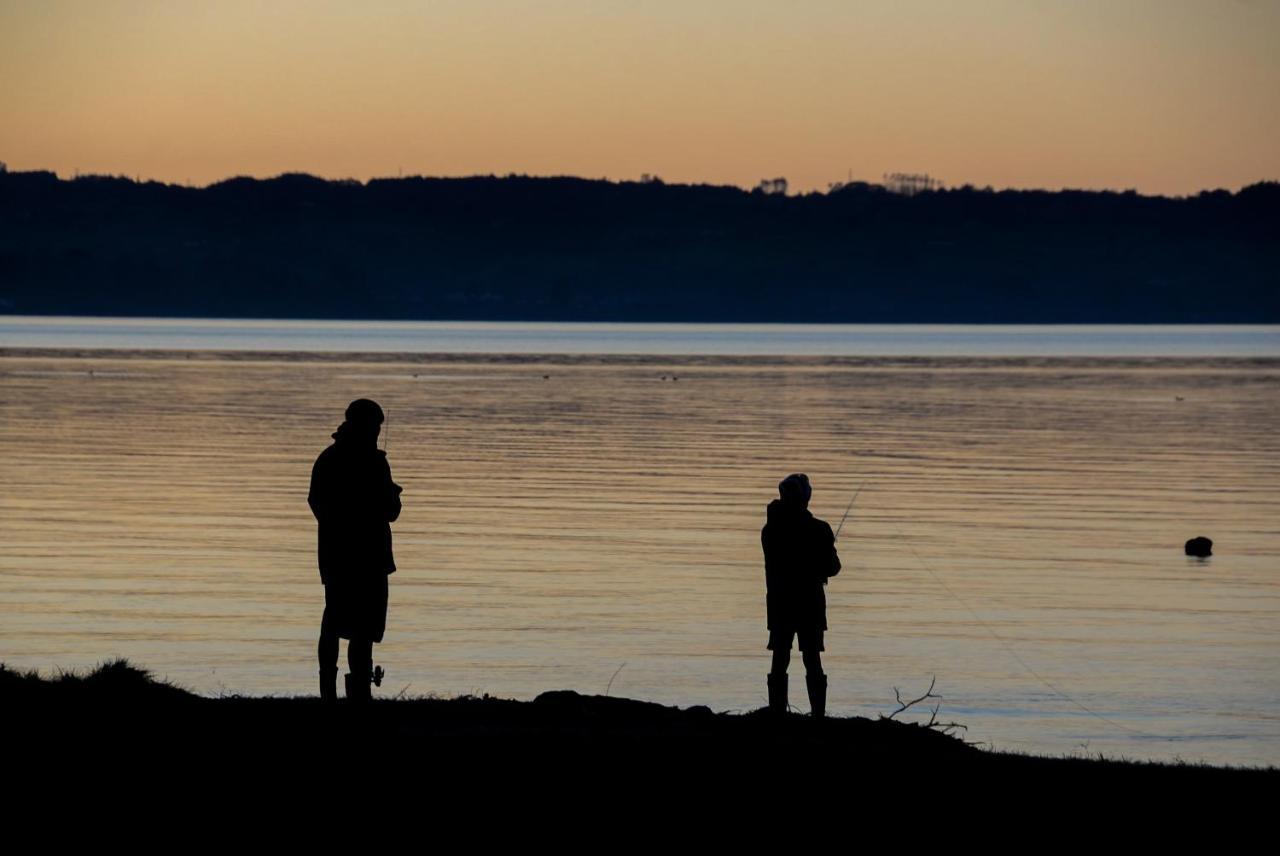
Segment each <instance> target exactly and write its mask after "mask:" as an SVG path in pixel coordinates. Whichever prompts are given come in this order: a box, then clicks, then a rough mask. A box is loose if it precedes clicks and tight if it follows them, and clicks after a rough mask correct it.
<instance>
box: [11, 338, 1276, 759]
mask: <svg viewBox="0 0 1280 856" xmlns="http://www.w3.org/2000/svg"><path fill="white" fill-rule="evenodd" d="M42 324H43V325H44V326H43V328H42V327H41V325H42ZM806 329H807V328H803V327H780V328H768V327H759V326H756V327H741V326H732V327H726V328H720V327H715V326H686V325H660V326H655V327H653V328H646V327H645V325H559V326H557V325H523V324H522V325H511V326H510V329H507V328H505V327H504V325H495V324H486V325H473V326H471V325H460V324H445V325H366V324H353V325H341V324H311V323H306V322H247V323H246V322H161V321H136V320H123V321H95V322H90V321H85V320H71V321H68V320H67V319H55V320H50V319H43V320H41V319H35V320H32V319H13V318H0V443H2V444H3V449H4V455H3V459H0V480H2V481H3V484H4V486H5V489H4V491H3V493H2V494H0V539H2V540H0V543H2V544H3V547H2V548H0V660H3V661H4V662H6V663H8V664H10V665H12V666H20V667H36V668H41V669H45V670H52V669H54V668H57V667H67V668H82V667H87V666H91V665H92V664H94V663H95V662H97V661H100V660H102V659H105V658H108V657H112V656H125V657H128V658H130V659H131V660H134V661H136V662H138V663H140V664H144V665H146V666H149V667H150V668H152V669H153V670H155V671H156V672H157V673H159V674H160V675H162V676H165V677H168V678H170V679H172V680H174V681H177V682H179V683H181V684H184V685H186V686H188V687H191V688H193V689H195V690H197V691H200V692H203V693H208V694H217V693H223V692H228V693H253V694H294V693H314V692H315V663H314V642H315V636H316V630H317V628H318V624H319V615H320V610H321V605H322V589H321V586H320V584H319V581H318V576H317V573H316V570H315V555H314V550H315V525H314V521H313V520H312V518H311V516H310V513H309V511H308V509H307V506H306V493H307V480H308V476H309V472H310V466H311V463H312V461H313V460H314V458H315V455H316V454H317V453H318V452H319V451H320V450H321V449H322V448H324V446H325V445H326V444H327V443H328V442H329V434H330V433H331V432H332V431H333V429H334V427H335V426H336V425H337V423H338V422H339V421H340V419H341V411H342V408H343V406H344V405H345V404H346V402H347V401H349V400H350V399H352V398H356V397H360V396H367V397H371V398H375V399H377V400H378V401H379V402H381V403H382V404H383V406H384V407H385V408H386V410H387V412H388V414H389V436H388V438H387V439H388V442H389V459H390V461H391V465H392V471H393V473H394V476H395V478H396V480H397V481H398V482H399V483H400V484H402V485H403V486H404V488H405V494H404V502H405V509H404V513H403V515H402V517H401V518H400V520H399V521H398V522H397V523H396V524H395V525H394V527H393V529H394V532H395V539H396V542H395V543H396V556H397V561H398V564H399V565H400V568H401V570H400V572H399V573H397V574H395V575H394V576H393V577H392V589H391V592H392V594H391V614H390V621H389V629H388V633H387V638H386V642H385V644H383V645H381V646H379V647H378V649H377V651H376V659H377V661H378V662H379V663H381V664H382V665H383V666H384V667H385V668H386V669H387V671H388V675H389V676H388V680H387V683H386V684H385V685H384V687H383V689H382V693H383V694H395V693H399V692H401V691H402V690H403V691H404V692H406V693H408V694H411V695H412V694H426V693H438V694H442V695H451V694H458V693H479V692H489V693H493V694H498V695H503V696H511V697H517V698H530V697H532V696H534V695H536V694H537V693H539V692H541V691H543V690H547V689H558V688H572V689H577V690H580V691H582V692H588V693H603V692H604V691H605V690H606V687H609V685H610V681H612V687H611V688H610V691H611V692H612V693H613V694H614V695H623V696H629V697H634V698H643V699H651V700H655V701H660V702H664V703H671V704H680V705H690V704H708V705H710V706H712V707H713V708H715V709H719V710H746V709H750V708H753V707H757V706H760V705H763V704H764V703H765V679H764V676H765V673H766V672H767V671H768V663H769V661H768V652H767V651H765V649H764V644H765V638H766V634H765V630H764V617H763V571H762V568H761V557H760V547H759V528H760V526H761V525H762V524H763V520H764V513H763V512H764V506H765V504H766V503H767V502H768V500H769V499H771V498H772V497H773V496H774V493H775V486H776V483H777V481H778V480H779V478H781V477H782V476H783V475H785V474H787V473H789V472H792V471H797V470H801V471H805V472H807V473H808V474H809V475H810V477H811V478H812V479H813V483H814V486H815V494H814V499H813V506H812V507H813V509H814V511H815V512H816V513H817V514H818V515H819V516H821V517H825V518H826V519H828V520H830V521H832V523H833V524H834V523H836V522H838V521H839V519H840V516H841V514H842V513H843V512H844V509H845V507H846V505H847V503H848V502H849V499H850V497H851V496H852V495H853V493H854V492H855V491H856V490H859V489H861V493H860V495H859V496H858V499H857V502H856V504H855V505H854V508H853V512H852V514H851V515H850V517H849V521H848V523H846V524H845V528H844V531H843V533H842V535H841V538H840V550H841V555H842V557H843V559H844V562H845V569H844V571H842V572H841V574H840V575H839V576H838V577H836V578H835V579H834V580H833V581H832V583H831V586H830V589H829V602H830V606H829V620H830V624H831V631H830V632H829V634H828V639H827V652H826V655H825V662H826V665H827V670H828V672H829V673H830V675H831V691H830V699H829V708H830V710H831V712H832V713H834V714H859V715H874V714H876V713H887V712H889V711H891V710H892V709H893V708H894V706H895V705H894V695H893V690H894V687H898V688H900V689H901V690H902V691H903V693H904V695H918V694H920V693H923V691H924V690H925V689H926V688H927V686H928V684H929V681H930V678H931V676H934V675H936V676H937V687H936V690H935V692H937V693H939V694H941V695H942V696H943V698H942V700H941V704H942V707H941V710H940V712H939V717H940V718H942V719H948V720H955V721H959V722H962V723H965V724H966V725H968V727H969V731H968V737H969V738H970V739H973V740H979V741H985V742H987V743H989V744H993V745H995V746H996V747H997V748H1002V749H1013V750H1022V751H1032V752H1046V753H1054V754H1096V753H1098V752H1102V753H1104V754H1107V755H1123V756H1128V757H1138V758H1161V759H1167V758H1174V757H1181V758H1184V759H1188V760H1201V759H1203V760H1208V761H1212V762H1218V763H1240V764H1259V763H1267V764H1280V644H1278V643H1280V522H1278V521H1280V432H1277V430H1276V429H1277V427H1278V426H1280V335H1278V331H1277V328H1274V327H1271V328H1267V327H1255V328H1167V327H1166V328H1129V329H1128V330H1123V329H1116V328H1013V329H1010V330H1001V329H998V328H997V329H993V328H920V327H916V328H884V327H876V328H871V327H866V328H835V327H822V328H817V329H815V330H813V331H811V332H812V337H809V336H808V334H807V332H806ZM211 330H212V332H210V331H211ZM282 330H283V331H284V332H281V331H282ZM1072 330H1074V331H1076V332H1074V333H1073V332H1071V331H1072ZM122 331H125V332H122ZM282 342H283V343H282ZM411 342H412V343H416V345H414V346H410V343H411ZM752 343H754V344H752ZM748 345H751V347H752V348H754V350H752V349H748ZM102 348H122V349H127V350H115V351H109V350H96V349H102ZM896 348H902V349H905V350H900V351H896V350H894V349H896ZM592 349H594V350H595V351H596V353H583V351H584V350H592ZM886 349H888V350H886ZM1019 350H1025V351H1026V353H1025V354H1024V355H1022V356H1014V355H1013V354H1017V353H1018V352H1019ZM344 351H345V352H346V353H343V352H344ZM531 351H532V352H531ZM536 351H541V353H537V352H536ZM663 351H665V352H666V353H665V354H664V353H663ZM822 351H826V352H829V353H821V352H822ZM269 352H274V353H269ZM1201 534H1203V535H1207V536H1209V537H1211V538H1213V539H1214V542H1215V555H1214V556H1213V558H1211V559H1209V560H1207V561H1198V560H1193V559H1188V558H1187V557H1185V556H1184V555H1183V554H1182V543H1183V542H1184V541H1185V540H1186V539H1187V538H1190V537H1192V536H1194V535H1201ZM798 659H799V658H798V656H797V658H796V662H795V663H794V665H793V670H795V672H796V677H795V678H794V679H793V687H792V689H793V692H792V702H793V704H795V705H796V706H797V707H799V708H800V709H802V710H807V708H808V705H807V700H806V699H805V698H804V697H803V682H802V681H801V680H800V678H799V674H800V672H801V668H800V664H799V662H798Z"/></svg>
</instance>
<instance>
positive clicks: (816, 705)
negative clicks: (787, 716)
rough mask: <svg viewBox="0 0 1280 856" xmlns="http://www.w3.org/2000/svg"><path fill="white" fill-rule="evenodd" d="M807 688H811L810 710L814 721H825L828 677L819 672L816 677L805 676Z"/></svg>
mask: <svg viewBox="0 0 1280 856" xmlns="http://www.w3.org/2000/svg"><path fill="white" fill-rule="evenodd" d="M804 682H805V686H807V687H808V688H809V710H810V711H811V712H812V713H813V718H814V719H823V718H825V717H826V715H827V676H826V675H824V674H822V673H821V672H819V673H818V674H816V675H805V676H804Z"/></svg>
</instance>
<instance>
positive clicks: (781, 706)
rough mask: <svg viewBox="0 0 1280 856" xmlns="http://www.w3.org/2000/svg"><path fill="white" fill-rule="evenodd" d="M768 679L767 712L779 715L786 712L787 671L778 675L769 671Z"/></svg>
mask: <svg viewBox="0 0 1280 856" xmlns="http://www.w3.org/2000/svg"><path fill="white" fill-rule="evenodd" d="M768 680H769V712H770V713H772V714H774V715H775V716H781V715H782V714H784V713H786V712H787V673H786V672H783V673H782V674H780V675H775V674H772V673H770V674H769V675H768Z"/></svg>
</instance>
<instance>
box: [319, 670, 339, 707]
mask: <svg viewBox="0 0 1280 856" xmlns="http://www.w3.org/2000/svg"><path fill="white" fill-rule="evenodd" d="M337 700H338V667H337V666H334V667H332V668H329V669H321V670H320V701H323V702H330V701H337Z"/></svg>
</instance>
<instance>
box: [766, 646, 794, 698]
mask: <svg viewBox="0 0 1280 856" xmlns="http://www.w3.org/2000/svg"><path fill="white" fill-rule="evenodd" d="M794 635H795V634H794V633H783V632H779V631H776V630H775V631H773V632H771V633H770V634H769V648H770V649H771V650H772V651H773V668H772V670H771V671H770V672H769V676H768V682H769V710H770V711H772V712H773V713H786V712H787V667H788V666H789V665H791V639H792V637H793V636H794Z"/></svg>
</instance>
